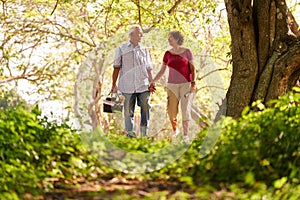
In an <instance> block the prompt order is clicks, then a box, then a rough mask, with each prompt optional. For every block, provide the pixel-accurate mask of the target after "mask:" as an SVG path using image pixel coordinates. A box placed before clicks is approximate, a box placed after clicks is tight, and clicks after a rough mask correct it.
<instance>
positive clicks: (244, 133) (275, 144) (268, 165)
mask: <svg viewBox="0 0 300 200" xmlns="http://www.w3.org/2000/svg"><path fill="white" fill-rule="evenodd" d="M299 97H300V95H299V88H298V89H297V88H295V93H289V94H288V95H286V96H282V97H280V98H279V99H278V100H274V101H271V102H269V103H268V107H265V106H264V105H262V104H261V103H259V102H257V103H256V104H255V105H253V107H251V109H255V110H256V111H250V109H249V108H246V109H245V111H244V113H243V116H242V117H241V118H240V119H239V120H237V121H236V120H233V119H229V118H227V119H226V120H225V123H224V132H223V134H222V136H221V138H220V141H219V143H218V144H217V145H216V147H215V149H217V150H216V151H215V152H214V153H213V158H212V160H211V162H212V168H211V169H210V171H211V173H212V174H213V177H214V178H215V179H216V180H218V181H226V182H236V181H239V182H245V184H247V185H251V186H252V185H254V183H255V182H256V181H263V182H266V183H268V184H271V183H273V182H274V181H275V182H276V184H275V187H276V188H278V187H279V186H282V184H284V182H283V180H286V179H282V177H287V180H288V181H291V182H295V183H298V182H299V178H300V176H299V175H300V174H299V172H300V171H299V166H300V163H299V159H298V158H299V150H300V146H299V141H300V127H299V118H300V108H299V105H298V104H299V102H300V98H299ZM278 179H280V180H281V181H280V182H278Z"/></svg>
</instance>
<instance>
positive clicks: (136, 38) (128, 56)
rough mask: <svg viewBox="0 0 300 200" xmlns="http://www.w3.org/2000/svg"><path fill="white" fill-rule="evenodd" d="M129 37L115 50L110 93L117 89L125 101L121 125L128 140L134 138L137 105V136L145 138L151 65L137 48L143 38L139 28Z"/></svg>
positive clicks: (141, 47)
mask: <svg viewBox="0 0 300 200" xmlns="http://www.w3.org/2000/svg"><path fill="white" fill-rule="evenodd" d="M128 34H129V41H128V42H126V43H124V44H122V45H121V46H119V47H118V48H117V49H116V53H115V58H114V64H113V67H114V70H113V74H112V87H111V92H112V93H115V92H117V90H118V89H119V90H120V92H121V93H122V95H123V96H124V97H125V100H124V121H125V129H126V132H127V136H128V137H136V134H135V132H134V131H133V122H134V110H135V104H136V103H137V105H138V106H140V108H141V121H140V133H141V135H142V136H147V135H148V125H149V120H150V111H149V110H150V102H149V101H150V91H149V83H150V82H151V81H152V62H151V58H150V55H149V52H148V50H147V49H146V48H145V47H144V46H142V45H141V44H140V42H141V39H142V36H143V32H142V29H141V27H140V26H139V25H134V26H132V27H131V28H130V29H129V31H128ZM118 77H119V83H118V87H117V86H116V82H117V79H118ZM151 91H152V88H151Z"/></svg>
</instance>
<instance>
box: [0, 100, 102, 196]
mask: <svg viewBox="0 0 300 200" xmlns="http://www.w3.org/2000/svg"><path fill="white" fill-rule="evenodd" d="M40 114H41V113H40V111H39V109H38V108H37V107H35V108H34V109H33V110H31V111H29V110H27V109H26V108H25V107H24V106H22V105H18V106H16V107H13V108H12V107H7V108H5V109H4V110H0V166H1V167H0V194H3V195H6V196H7V195H8V194H11V198H13V196H22V195H23V194H25V193H28V192H29V193H31V194H34V195H38V194H41V193H42V192H43V191H44V190H46V191H47V190H49V189H50V190H51V188H53V185H52V184H53V182H47V181H46V180H47V179H51V178H55V179H58V180H59V179H63V180H70V181H73V182H74V181H76V177H84V176H86V175H87V174H90V173H94V172H93V171H95V170H96V171H97V170H98V171H99V170H100V171H101V169H99V166H94V163H95V162H94V161H95V158H93V157H92V155H89V153H88V152H87V151H86V150H85V149H84V148H83V146H82V145H81V140H80V137H79V136H78V134H77V133H76V131H75V130H72V129H71V128H70V127H69V126H68V125H67V124H65V123H63V124H58V123H55V122H48V121H47V118H46V117H45V118H41V117H40ZM96 167H98V168H96ZM1 198H6V197H4V196H2V197H1V195H0V199H1Z"/></svg>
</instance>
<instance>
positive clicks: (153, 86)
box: [148, 82, 156, 93]
mask: <svg viewBox="0 0 300 200" xmlns="http://www.w3.org/2000/svg"><path fill="white" fill-rule="evenodd" d="M148 89H149V91H150V93H154V92H155V91H156V88H155V83H153V82H151V83H150V85H149V87H148Z"/></svg>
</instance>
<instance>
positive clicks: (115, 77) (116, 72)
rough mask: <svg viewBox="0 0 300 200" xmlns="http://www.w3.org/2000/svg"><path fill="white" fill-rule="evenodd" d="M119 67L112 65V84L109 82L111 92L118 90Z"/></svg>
mask: <svg viewBox="0 0 300 200" xmlns="http://www.w3.org/2000/svg"><path fill="white" fill-rule="evenodd" d="M119 72H120V68H119V67H114V71H113V73H112V84H111V90H110V92H111V93H116V92H117V91H118V87H117V80H118V77H119Z"/></svg>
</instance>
